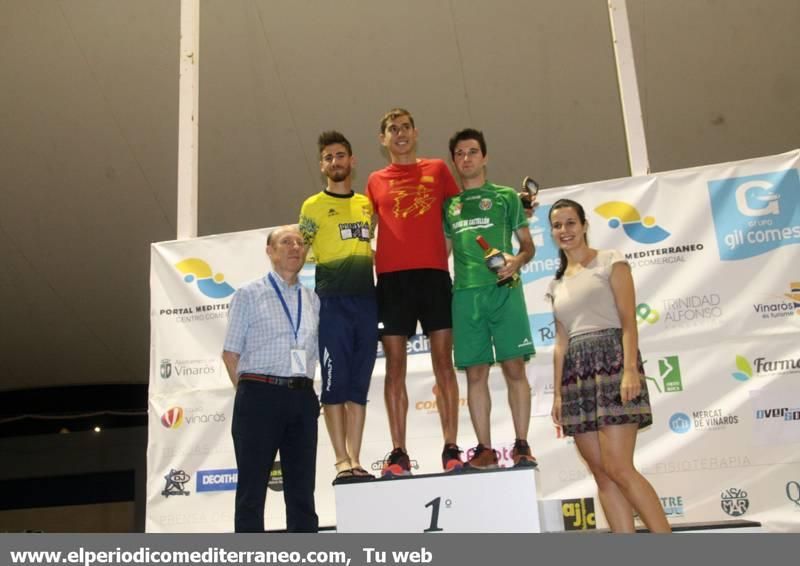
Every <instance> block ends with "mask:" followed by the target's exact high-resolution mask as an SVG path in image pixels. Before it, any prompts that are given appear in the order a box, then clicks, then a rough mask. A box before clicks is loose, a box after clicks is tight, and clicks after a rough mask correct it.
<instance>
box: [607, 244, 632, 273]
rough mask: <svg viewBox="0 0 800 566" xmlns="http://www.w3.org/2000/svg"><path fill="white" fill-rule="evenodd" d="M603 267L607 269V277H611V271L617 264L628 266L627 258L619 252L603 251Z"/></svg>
mask: <svg viewBox="0 0 800 566" xmlns="http://www.w3.org/2000/svg"><path fill="white" fill-rule="evenodd" d="M603 255H604V256H605V257H604V258H603V267H604V268H605V272H606V275H607V276H609V277H610V276H611V270H612V269H613V268H614V264H615V263H624V264H625V265H629V264H628V260H627V259H625V256H624V255H622V253H621V252H620V251H619V250H603Z"/></svg>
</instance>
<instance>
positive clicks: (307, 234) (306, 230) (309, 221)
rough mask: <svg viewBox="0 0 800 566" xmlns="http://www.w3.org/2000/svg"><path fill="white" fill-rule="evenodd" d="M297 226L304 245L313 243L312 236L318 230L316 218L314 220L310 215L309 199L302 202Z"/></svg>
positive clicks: (314, 235) (313, 236)
mask: <svg viewBox="0 0 800 566" xmlns="http://www.w3.org/2000/svg"><path fill="white" fill-rule="evenodd" d="M298 226H299V228H300V234H302V236H303V241H304V242H305V243H306V246H310V245H311V244H313V243H314V238H315V237H316V236H317V232H318V231H319V224H317V222H316V220H314V218H313V216H312V212H311V204H310V202H309V201H306V202H304V203H303V207H302V208H301V209H300V220H299V222H298Z"/></svg>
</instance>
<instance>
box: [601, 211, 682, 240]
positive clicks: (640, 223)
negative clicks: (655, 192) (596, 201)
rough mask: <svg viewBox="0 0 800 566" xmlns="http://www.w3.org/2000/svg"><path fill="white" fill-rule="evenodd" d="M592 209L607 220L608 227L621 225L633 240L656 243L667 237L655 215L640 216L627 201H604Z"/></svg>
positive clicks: (613, 227)
mask: <svg viewBox="0 0 800 566" xmlns="http://www.w3.org/2000/svg"><path fill="white" fill-rule="evenodd" d="M594 211H595V212H596V213H597V214H599V215H600V216H602V217H603V218H605V219H606V220H608V225H609V227H610V228H612V229H616V228H619V227H620V226H622V230H623V231H624V232H625V235H626V236H628V237H629V238H630V239H631V240H633V241H634V242H638V243H640V244H657V243H658V242H661V241H663V240H666V239H667V238H668V237H669V232H667V231H666V230H664V229H663V228H661V227H660V226H659V225H658V224H656V219H655V217H653V216H645V217H644V218H642V216H641V214H639V211H638V210H636V208H635V207H634V206H631V205H630V204H628V203H627V202H622V201H610V202H605V203H603V204H601V205H600V206H598V207H597V208H595V209H594Z"/></svg>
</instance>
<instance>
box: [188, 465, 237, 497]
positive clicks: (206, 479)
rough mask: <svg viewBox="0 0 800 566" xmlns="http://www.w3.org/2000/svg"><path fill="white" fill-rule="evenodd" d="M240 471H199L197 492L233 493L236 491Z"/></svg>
mask: <svg viewBox="0 0 800 566" xmlns="http://www.w3.org/2000/svg"><path fill="white" fill-rule="evenodd" d="M238 477H239V471H238V470H237V469H236V468H232V469H226V470H198V471H197V484H196V487H195V491H197V492H198V493H200V492H203V491H232V490H235V489H236V481H237V479H238Z"/></svg>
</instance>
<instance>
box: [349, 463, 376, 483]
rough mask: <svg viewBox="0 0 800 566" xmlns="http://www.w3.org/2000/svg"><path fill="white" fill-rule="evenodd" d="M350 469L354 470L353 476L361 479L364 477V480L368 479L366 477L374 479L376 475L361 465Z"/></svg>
mask: <svg viewBox="0 0 800 566" xmlns="http://www.w3.org/2000/svg"><path fill="white" fill-rule="evenodd" d="M350 471H351V472H353V477H354V478H359V479H362V480H366V479H370V480H374V479H375V476H373V475H372V474H371V473H369V472H368V471H367V470H365V469H364V468H362V467H361V466H356V467H355V468H353V469H352V470H350Z"/></svg>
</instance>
